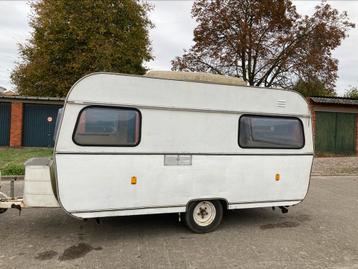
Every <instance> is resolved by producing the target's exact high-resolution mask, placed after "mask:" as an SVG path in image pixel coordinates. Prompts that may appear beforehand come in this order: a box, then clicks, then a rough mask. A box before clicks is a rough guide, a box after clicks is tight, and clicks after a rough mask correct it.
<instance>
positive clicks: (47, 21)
mask: <svg viewBox="0 0 358 269" xmlns="http://www.w3.org/2000/svg"><path fill="white" fill-rule="evenodd" d="M31 5H32V8H33V10H34V15H33V16H32V18H31V22H30V26H31V27H32V28H33V33H32V37H31V39H30V40H29V41H28V42H27V43H26V44H24V45H20V48H19V50H20V56H21V58H22V62H20V63H18V64H17V66H16V68H15V70H14V71H13V73H12V75H11V79H12V82H13V83H14V84H15V85H16V87H17V90H18V92H19V93H20V94H23V95H34V96H65V95H66V94H67V92H68V91H69V89H70V88H71V86H72V85H73V84H74V83H75V82H76V81H77V80H78V79H80V78H81V77H82V76H84V75H86V74H88V73H92V72H97V71H108V72H121V73H130V74H143V73H144V72H145V69H144V67H143V62H144V61H149V60H151V59H152V56H151V48H150V41H149V36H148V29H149V28H150V27H152V24H151V22H150V20H149V19H148V16H147V14H148V11H149V10H150V8H151V7H150V6H149V5H148V4H146V3H145V2H139V0H96V1H93V0H81V1H78V0H40V1H34V2H32V4H31ZM98 90H100V89H98Z"/></svg>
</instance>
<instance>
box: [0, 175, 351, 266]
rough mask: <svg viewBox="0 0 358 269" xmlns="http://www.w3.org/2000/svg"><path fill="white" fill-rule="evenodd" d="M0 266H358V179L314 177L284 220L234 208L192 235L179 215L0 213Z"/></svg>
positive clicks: (267, 213) (277, 215)
mask: <svg viewBox="0 0 358 269" xmlns="http://www.w3.org/2000/svg"><path fill="white" fill-rule="evenodd" d="M0 268H220V269H221V268H357V269H358V177H314V178H313V179H312V180H311V186H310V190H309V194H308V196H307V198H306V200H305V201H304V202H303V203H301V204H299V205H298V206H295V207H292V208H291V209H290V210H289V213H288V214H285V215H282V214H281V213H280V212H279V211H277V210H276V211H272V210H271V209H250V210H237V211H230V212H228V213H227V214H226V215H225V216H224V220H223V223H222V224H221V226H220V227H219V229H218V230H217V231H215V232H213V233H210V234H204V235H197V234H193V233H191V232H190V231H189V230H187V229H186V227H185V226H184V225H183V224H182V223H178V217H177V215H173V214H170V215H153V216H136V217H120V218H107V219H104V220H103V221H102V223H101V224H96V222H95V221H93V220H92V221H87V222H83V221H80V220H77V219H74V218H72V217H70V216H68V215H66V214H65V213H64V212H63V211H62V210H61V209H26V210H23V212H22V215H21V216H20V217H19V214H18V212H17V211H16V210H10V211H8V212H6V213H5V214H2V215H0Z"/></svg>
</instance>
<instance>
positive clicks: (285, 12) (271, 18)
mask: <svg viewBox="0 0 358 269" xmlns="http://www.w3.org/2000/svg"><path fill="white" fill-rule="evenodd" d="M192 16H193V17H194V18H195V19H196V21H197V23H198V25H197V27H196V28H195V30H194V42H195V44H194V45H193V46H192V47H191V48H190V49H189V50H188V51H185V52H184V55H183V56H181V57H177V58H176V59H174V60H173V61H172V69H173V70H181V71H200V72H210V73H215V74H225V75H230V76H235V77H240V78H242V79H244V80H245V81H247V82H248V84H249V85H252V86H266V87H272V86H274V87H283V88H288V87H292V86H293V85H294V84H295V83H296V82H297V81H298V80H303V81H313V80H319V81H321V82H322V83H323V84H324V86H325V87H327V88H329V89H333V88H334V86H335V81H336V79H337V68H338V61H337V59H334V58H333V57H332V51H333V50H334V49H335V48H337V47H338V46H339V45H340V44H341V42H342V40H343V39H344V38H346V37H347V31H348V30H349V29H350V28H353V27H354V24H352V23H351V22H350V21H349V19H348V17H347V13H345V12H343V13H339V12H338V11H337V10H336V9H334V8H332V7H331V6H330V5H329V4H327V3H324V2H322V3H321V4H320V5H318V6H317V7H316V8H315V12H314V14H313V15H312V16H302V15H300V14H298V12H297V10H296V7H295V6H294V5H293V3H292V1H290V0H212V1H211V0H196V1H195V2H194V5H193V8H192Z"/></svg>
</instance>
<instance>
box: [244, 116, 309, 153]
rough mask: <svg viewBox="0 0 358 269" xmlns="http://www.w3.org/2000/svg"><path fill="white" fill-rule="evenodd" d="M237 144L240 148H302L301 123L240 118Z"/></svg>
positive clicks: (282, 119)
mask: <svg viewBox="0 0 358 269" xmlns="http://www.w3.org/2000/svg"><path fill="white" fill-rule="evenodd" d="M239 144H240V147H242V148H284V149H298V148H302V147H303V146H304V136H303V128H302V123H301V121H300V120H299V119H296V118H284V117H263V116H242V117H241V118H240V129H239Z"/></svg>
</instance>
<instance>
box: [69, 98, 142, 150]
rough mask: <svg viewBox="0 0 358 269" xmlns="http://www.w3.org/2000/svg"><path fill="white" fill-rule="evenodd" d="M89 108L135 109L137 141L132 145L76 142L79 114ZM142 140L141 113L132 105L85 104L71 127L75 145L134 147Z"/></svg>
mask: <svg viewBox="0 0 358 269" xmlns="http://www.w3.org/2000/svg"><path fill="white" fill-rule="evenodd" d="M89 108H109V109H118V110H127V111H128V110H131V111H135V112H137V113H138V115H139V130H138V132H139V133H138V141H137V143H136V144H133V145H118V144H104V145H102V144H98V145H83V144H81V143H78V142H77V141H76V139H75V135H76V131H77V127H78V124H79V121H80V118H81V115H82V113H83V111H84V110H86V109H89ZM141 140H142V113H141V112H140V110H139V109H137V108H134V107H124V106H106V105H89V106H85V107H83V108H82V109H81V110H80V111H79V113H78V115H77V119H76V123H75V127H74V128H73V132H72V142H73V143H74V144H76V145H77V146H80V147H116V148H134V147H137V146H138V145H139V144H140V142H141Z"/></svg>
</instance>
